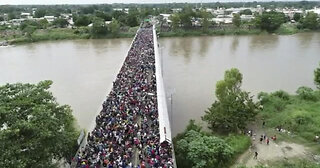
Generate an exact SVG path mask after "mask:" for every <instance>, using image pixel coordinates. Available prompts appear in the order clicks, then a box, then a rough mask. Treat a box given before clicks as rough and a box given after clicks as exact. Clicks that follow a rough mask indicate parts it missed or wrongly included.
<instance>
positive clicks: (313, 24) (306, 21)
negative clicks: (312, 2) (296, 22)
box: [302, 12, 319, 29]
mask: <svg viewBox="0 0 320 168" xmlns="http://www.w3.org/2000/svg"><path fill="white" fill-rule="evenodd" d="M302 27H303V28H306V29H317V28H318V27H319V22H318V15H317V14H316V13H313V12H309V13H307V15H306V16H305V18H303V19H302Z"/></svg>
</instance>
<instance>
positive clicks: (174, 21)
mask: <svg viewBox="0 0 320 168" xmlns="http://www.w3.org/2000/svg"><path fill="white" fill-rule="evenodd" d="M169 19H170V20H171V21H172V22H171V26H172V29H173V30H177V29H178V28H179V25H180V17H179V15H178V14H172V15H171V16H170V18H169Z"/></svg>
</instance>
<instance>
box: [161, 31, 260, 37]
mask: <svg viewBox="0 0 320 168" xmlns="http://www.w3.org/2000/svg"><path fill="white" fill-rule="evenodd" d="M263 33H266V32H263V31H261V30H259V29H251V30H248V29H225V30H223V29H219V30H215V29H212V30H208V31H202V30H185V29H178V30H175V31H169V32H160V37H187V36H218V35H219V36H221V35H257V34H263Z"/></svg>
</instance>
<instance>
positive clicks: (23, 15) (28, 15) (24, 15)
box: [20, 13, 33, 19]
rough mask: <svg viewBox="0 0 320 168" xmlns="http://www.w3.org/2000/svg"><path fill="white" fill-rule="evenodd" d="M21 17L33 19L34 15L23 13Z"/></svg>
mask: <svg viewBox="0 0 320 168" xmlns="http://www.w3.org/2000/svg"><path fill="white" fill-rule="evenodd" d="M20 18H21V19H32V18H33V16H32V15H31V14H30V13H21V14H20Z"/></svg>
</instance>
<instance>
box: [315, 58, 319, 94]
mask: <svg viewBox="0 0 320 168" xmlns="http://www.w3.org/2000/svg"><path fill="white" fill-rule="evenodd" d="M314 83H315V84H316V86H317V88H318V89H320V63H319V67H318V68H316V69H315V70H314Z"/></svg>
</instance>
